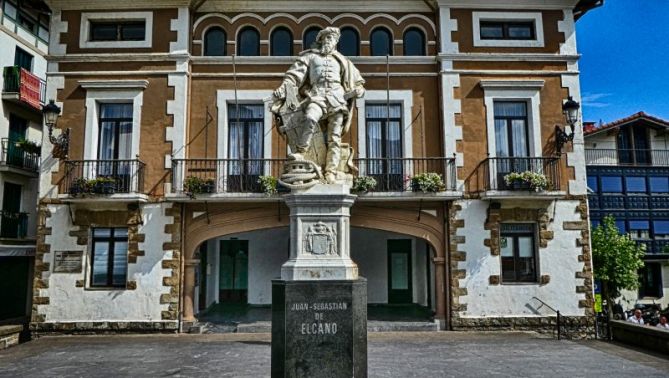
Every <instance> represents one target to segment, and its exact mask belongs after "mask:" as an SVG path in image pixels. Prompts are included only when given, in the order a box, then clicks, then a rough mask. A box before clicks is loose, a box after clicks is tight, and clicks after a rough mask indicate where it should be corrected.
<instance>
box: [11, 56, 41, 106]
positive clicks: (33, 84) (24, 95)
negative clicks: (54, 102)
mask: <svg viewBox="0 0 669 378" xmlns="http://www.w3.org/2000/svg"><path fill="white" fill-rule="evenodd" d="M2 77H3V80H4V85H3V87H2V99H3V100H8V101H10V102H14V103H16V104H18V105H22V106H25V107H28V108H30V109H33V110H37V111H40V112H41V111H42V105H44V101H45V98H46V81H44V80H43V79H40V78H39V77H38V76H37V75H35V74H34V73H32V72H30V71H28V70H26V69H25V68H21V67H19V66H8V67H5V68H4V70H3V72H2Z"/></svg>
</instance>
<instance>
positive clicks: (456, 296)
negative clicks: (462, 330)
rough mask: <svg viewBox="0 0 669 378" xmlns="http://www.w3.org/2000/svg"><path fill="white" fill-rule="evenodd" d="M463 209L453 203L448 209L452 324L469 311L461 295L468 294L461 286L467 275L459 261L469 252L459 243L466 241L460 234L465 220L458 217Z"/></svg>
mask: <svg viewBox="0 0 669 378" xmlns="http://www.w3.org/2000/svg"><path fill="white" fill-rule="evenodd" d="M461 210H462V205H460V204H458V203H454V202H453V203H451V205H450V208H449V209H448V215H449V217H448V241H449V244H448V253H449V254H450V257H451V259H450V260H451V262H450V266H449V267H448V269H450V279H451V282H449V288H450V292H451V295H450V297H451V303H450V306H449V307H450V309H449V311H450V313H451V324H457V323H458V322H459V321H460V312H463V311H467V304H466V303H460V297H462V296H465V295H467V288H465V287H461V286H460V280H462V279H464V278H465V277H466V276H467V271H466V270H465V269H460V268H459V263H460V262H464V261H465V260H466V259H467V252H463V251H459V245H460V244H463V243H464V242H465V237H464V236H459V235H458V230H459V229H464V227H465V220H464V219H459V218H458V213H459V212H460V211H461Z"/></svg>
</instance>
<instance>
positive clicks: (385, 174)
mask: <svg viewBox="0 0 669 378" xmlns="http://www.w3.org/2000/svg"><path fill="white" fill-rule="evenodd" d="M353 162H354V164H355V166H356V167H358V176H359V177H360V176H367V177H372V178H374V180H376V187H375V188H374V189H373V191H375V192H407V191H412V190H413V189H414V188H412V186H411V178H412V177H413V176H416V175H419V174H422V173H437V174H439V175H440V176H441V178H442V180H443V182H444V185H445V187H444V190H455V188H456V184H457V180H456V176H455V174H456V171H455V169H456V168H455V159H454V158H442V157H426V158H360V159H354V160H353Z"/></svg>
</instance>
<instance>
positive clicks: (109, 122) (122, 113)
mask: <svg viewBox="0 0 669 378" xmlns="http://www.w3.org/2000/svg"><path fill="white" fill-rule="evenodd" d="M99 114H100V119H99V121H98V125H100V131H99V135H100V138H99V140H98V162H97V167H96V169H95V172H94V173H95V175H96V176H99V177H100V176H101V177H108V178H112V179H114V180H115V181H116V183H115V190H116V191H118V192H129V191H130V184H131V181H132V180H131V174H132V167H133V163H132V162H131V160H132V159H133V155H132V119H133V117H132V104H115V103H107V104H104V103H103V104H100V112H99Z"/></svg>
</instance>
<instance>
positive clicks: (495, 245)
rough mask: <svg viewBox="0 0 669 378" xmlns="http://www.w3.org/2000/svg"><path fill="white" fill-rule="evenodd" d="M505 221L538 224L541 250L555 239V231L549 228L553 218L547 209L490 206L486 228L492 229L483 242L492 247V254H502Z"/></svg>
mask: <svg viewBox="0 0 669 378" xmlns="http://www.w3.org/2000/svg"><path fill="white" fill-rule="evenodd" d="M503 222H532V223H537V225H538V229H539V230H538V233H537V236H538V240H539V250H541V249H544V248H547V247H548V242H549V241H551V240H553V231H551V230H549V229H548V226H549V225H550V222H551V219H550V216H549V215H548V210H547V209H543V208H542V209H523V208H519V207H516V208H512V209H501V208H494V207H493V206H490V207H489V208H488V219H487V220H486V223H485V225H484V229H485V230H488V231H490V238H489V239H484V240H483V244H484V245H485V246H486V247H488V248H490V255H491V256H499V255H500V235H499V231H500V224H501V223H503ZM537 257H538V256H537Z"/></svg>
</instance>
